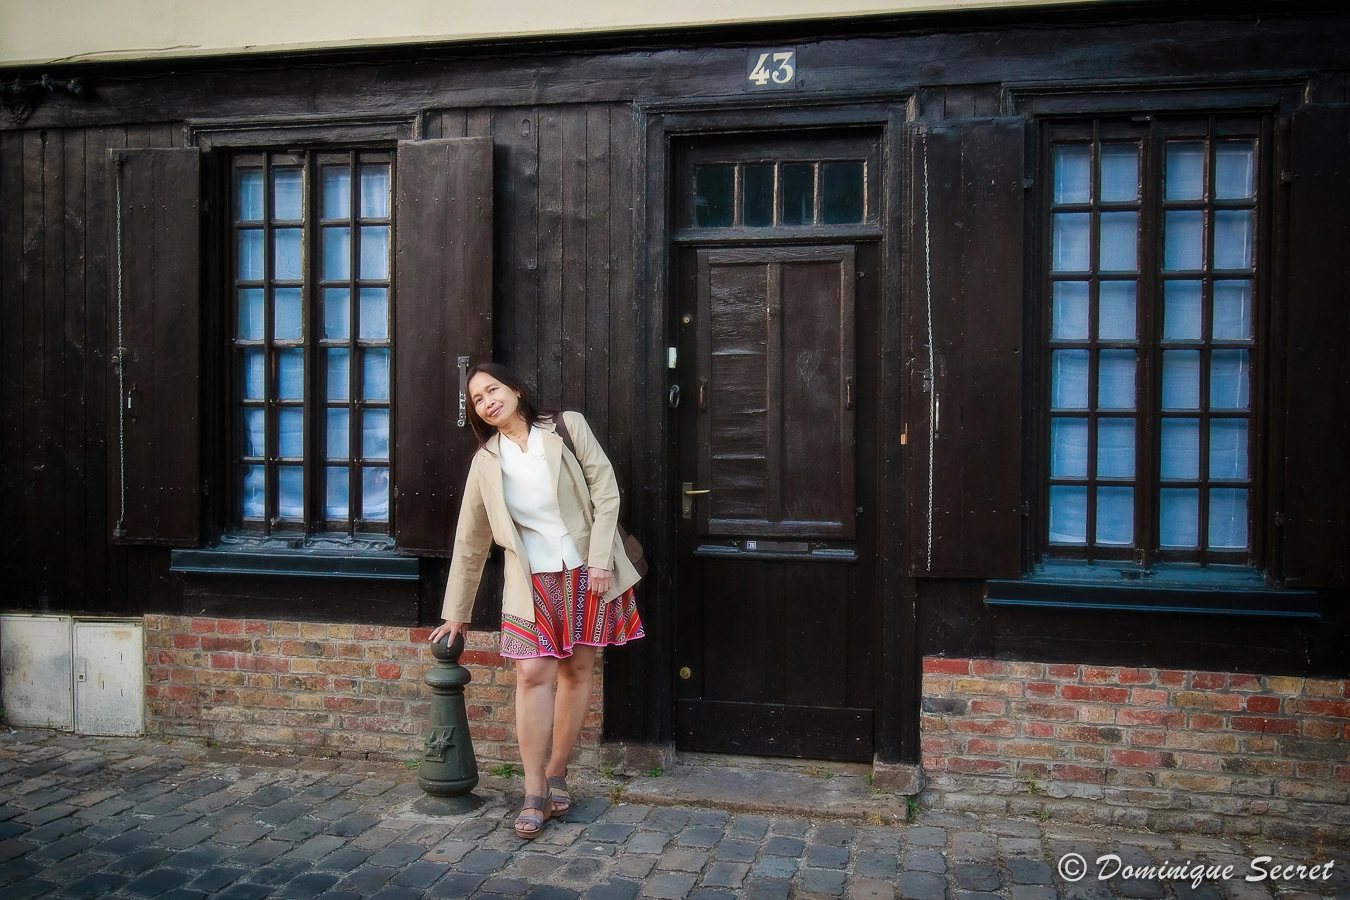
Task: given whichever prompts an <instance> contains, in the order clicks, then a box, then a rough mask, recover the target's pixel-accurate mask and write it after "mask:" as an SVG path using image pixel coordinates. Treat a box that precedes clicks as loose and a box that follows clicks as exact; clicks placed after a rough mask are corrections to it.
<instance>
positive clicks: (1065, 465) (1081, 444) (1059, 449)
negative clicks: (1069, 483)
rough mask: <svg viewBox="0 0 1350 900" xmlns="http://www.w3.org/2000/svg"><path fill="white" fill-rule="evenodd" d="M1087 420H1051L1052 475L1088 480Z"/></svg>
mask: <svg viewBox="0 0 1350 900" xmlns="http://www.w3.org/2000/svg"><path fill="white" fill-rule="evenodd" d="M1087 457H1088V421H1087V419H1061V418H1054V419H1051V420H1050V475H1051V477H1054V478H1086V477H1087V469H1088V464H1087V462H1088V460H1087Z"/></svg>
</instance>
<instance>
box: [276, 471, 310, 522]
mask: <svg viewBox="0 0 1350 900" xmlns="http://www.w3.org/2000/svg"><path fill="white" fill-rule="evenodd" d="M277 515H279V516H281V517H282V518H283V519H303V518H304V517H305V469H304V467H303V466H277Z"/></svg>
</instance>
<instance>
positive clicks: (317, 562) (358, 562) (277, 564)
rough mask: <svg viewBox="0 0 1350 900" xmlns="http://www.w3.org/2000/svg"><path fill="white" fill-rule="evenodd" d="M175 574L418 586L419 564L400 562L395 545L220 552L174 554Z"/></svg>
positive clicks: (225, 548)
mask: <svg viewBox="0 0 1350 900" xmlns="http://www.w3.org/2000/svg"><path fill="white" fill-rule="evenodd" d="M169 569H170V571H173V572H181V573H184V574H188V575H281V576H291V577H301V578H358V579H362V578H365V579H378V580H381V581H417V580H418V579H419V578H420V577H421V568H420V563H419V561H418V560H417V558H415V557H408V556H399V555H398V554H396V553H395V552H394V551H393V548H392V545H391V546H389V547H387V548H386V547H380V548H378V549H372V548H370V547H368V546H367V545H365V544H360V545H356V544H354V545H353V547H352V548H350V549H334V548H332V547H329V546H317V547H316V546H306V547H295V546H286V542H271V545H270V546H250V547H248V548H241V547H239V546H229V545H226V546H221V547H215V548H212V549H209V550H175V551H173V553H172V555H171V560H170V564H169Z"/></svg>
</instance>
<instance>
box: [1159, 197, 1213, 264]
mask: <svg viewBox="0 0 1350 900" xmlns="http://www.w3.org/2000/svg"><path fill="white" fill-rule="evenodd" d="M1204 265H1205V214H1204V212H1203V211H1202V210H1198V209H1174V210H1170V211H1169V212H1168V213H1167V219H1166V223H1165V225H1164V228H1163V268H1164V269H1168V270H1170V271H1174V272H1175V271H1178V270H1190V269H1201V268H1204Z"/></svg>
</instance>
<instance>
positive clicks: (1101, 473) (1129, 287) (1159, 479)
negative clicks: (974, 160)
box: [1041, 120, 1264, 565]
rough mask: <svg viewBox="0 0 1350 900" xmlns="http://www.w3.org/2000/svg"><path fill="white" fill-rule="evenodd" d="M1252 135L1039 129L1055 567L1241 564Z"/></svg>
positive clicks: (1253, 215)
mask: <svg viewBox="0 0 1350 900" xmlns="http://www.w3.org/2000/svg"><path fill="white" fill-rule="evenodd" d="M1262 127H1263V126H1262V123H1261V121H1260V120H1245V121H1235V120H1219V121H1215V120H1205V121H1190V122H1187V121H1158V122H1139V121H1129V122H1107V121H1099V122H1092V123H1083V124H1075V123H1055V124H1053V125H1050V126H1048V127H1047V128H1046V136H1047V141H1046V144H1045V146H1046V151H1045V158H1044V165H1045V167H1046V170H1047V172H1048V175H1049V178H1048V179H1046V183H1047V188H1046V191H1047V194H1048V196H1047V197H1046V198H1045V199H1046V201H1048V202H1047V204H1046V206H1047V209H1048V212H1047V220H1046V222H1045V228H1046V235H1047V238H1048V239H1047V241H1046V242H1045V257H1046V264H1045V270H1044V271H1045V273H1046V280H1045V296H1046V298H1047V300H1048V302H1047V303H1046V315H1045V317H1044V332H1043V333H1044V340H1045V347H1046V354H1045V360H1046V366H1045V369H1046V374H1045V378H1044V380H1043V382H1042V388H1041V390H1042V391H1043V393H1042V396H1043V397H1045V398H1046V400H1047V401H1048V402H1046V404H1045V405H1046V407H1047V408H1048V414H1047V415H1046V416H1045V419H1046V422H1045V427H1046V434H1045V438H1046V441H1047V446H1048V452H1047V453H1046V454H1045V474H1046V476H1047V478H1046V483H1047V490H1046V496H1045V509H1046V510H1047V514H1046V517H1045V522H1044V530H1043V535H1044V543H1045V547H1046V549H1047V552H1048V554H1049V555H1051V556H1059V557H1071V558H1086V559H1088V560H1095V559H1133V560H1136V561H1138V562H1140V563H1143V564H1145V565H1148V564H1151V563H1152V562H1154V561H1159V560H1162V561H1167V560H1176V561H1189V562H1198V563H1201V564H1204V563H1223V562H1226V563H1250V562H1251V561H1252V560H1253V558H1254V552H1253V533H1254V531H1255V529H1254V528H1253V522H1254V521H1255V517H1254V513H1255V506H1256V502H1257V498H1258V490H1257V488H1258V485H1257V484H1256V483H1255V481H1254V478H1255V476H1256V473H1257V467H1256V465H1255V464H1254V460H1255V450H1254V448H1255V447H1256V446H1257V444H1256V438H1257V435H1258V433H1259V426H1260V422H1259V421H1258V406H1257V402H1256V401H1257V399H1258V397H1259V394H1260V392H1259V390H1258V385H1259V377H1258V376H1259V371H1258V368H1259V365H1260V355H1259V349H1260V347H1259V340H1258V338H1259V336H1260V335H1259V330H1260V329H1259V323H1260V322H1261V315H1260V310H1261V306H1262V304H1261V296H1262V281H1263V277H1264V272H1263V271H1262V268H1261V265H1260V260H1261V245H1262V235H1261V220H1262V213H1263V210H1262V205H1263V202H1264V201H1263V197H1262V191H1261V183H1262V179H1261V177H1260V171H1261V165H1262V160H1261V151H1262V147H1263V144H1264V141H1263V139H1262V137H1261V136H1262V133H1263V132H1262Z"/></svg>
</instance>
